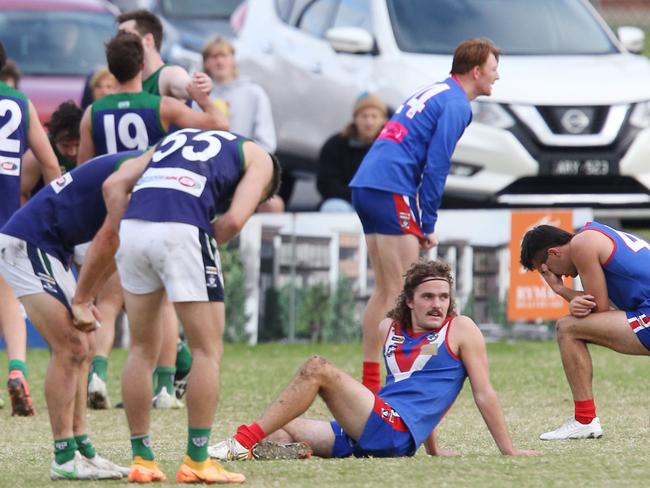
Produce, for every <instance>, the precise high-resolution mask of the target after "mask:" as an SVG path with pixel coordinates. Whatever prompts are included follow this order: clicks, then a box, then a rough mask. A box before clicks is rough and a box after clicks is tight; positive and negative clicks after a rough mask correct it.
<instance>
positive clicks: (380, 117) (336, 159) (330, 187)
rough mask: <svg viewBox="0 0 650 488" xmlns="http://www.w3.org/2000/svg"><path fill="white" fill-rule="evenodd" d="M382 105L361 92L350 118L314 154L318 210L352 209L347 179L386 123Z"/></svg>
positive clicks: (337, 210) (338, 210) (384, 107)
mask: <svg viewBox="0 0 650 488" xmlns="http://www.w3.org/2000/svg"><path fill="white" fill-rule="evenodd" d="M387 115H388V114H387V111H386V105H385V104H384V102H382V101H381V100H380V99H379V97H377V96H376V95H374V94H372V93H367V92H366V93H363V94H361V96H359V98H358V99H357V101H356V103H355V104H354V108H353V110H352V121H351V122H350V123H349V124H348V125H347V126H346V127H345V128H344V129H343V130H342V131H341V132H339V133H337V134H334V135H333V136H332V137H330V138H329V139H328V140H327V142H325V144H324V145H323V147H322V149H321V151H320V156H319V157H318V180H317V186H318V191H319V192H320V194H321V197H323V202H322V203H321V207H320V209H321V212H354V207H352V192H351V190H350V188H349V187H348V184H349V183H350V180H351V179H352V177H353V176H354V173H356V171H357V168H358V167H359V165H360V164H361V160H362V159H363V157H364V156H365V155H366V153H367V152H368V150H369V149H370V146H371V145H372V143H373V141H374V140H375V138H376V137H377V134H379V131H380V130H381V128H382V127H383V125H384V124H385V123H386V119H387Z"/></svg>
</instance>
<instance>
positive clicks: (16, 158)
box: [0, 82, 29, 227]
mask: <svg viewBox="0 0 650 488" xmlns="http://www.w3.org/2000/svg"><path fill="white" fill-rule="evenodd" d="M28 131H29V101H28V100H27V97H26V96H25V95H24V94H23V93H21V92H19V91H18V90H14V89H13V88H11V87H10V86H8V85H5V84H4V83H2V82H0V134H1V135H0V227H2V226H3V225H4V224H5V223H6V222H7V221H8V220H9V217H11V216H12V215H13V213H14V212H15V211H16V210H18V209H19V208H20V168H21V161H22V158H23V154H25V151H26V150H27V132H28Z"/></svg>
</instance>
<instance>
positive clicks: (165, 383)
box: [153, 367, 176, 395]
mask: <svg viewBox="0 0 650 488" xmlns="http://www.w3.org/2000/svg"><path fill="white" fill-rule="evenodd" d="M174 374H176V368H174V367H160V368H156V370H155V371H154V372H153V384H154V391H153V394H154V395H157V394H158V393H160V392H161V391H162V389H163V388H165V389H167V393H169V394H170V395H173V394H174Z"/></svg>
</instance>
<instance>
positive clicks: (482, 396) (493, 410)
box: [474, 388, 514, 454]
mask: <svg viewBox="0 0 650 488" xmlns="http://www.w3.org/2000/svg"><path fill="white" fill-rule="evenodd" d="M474 401H475V402H476V406H477V407H478V409H479V411H480V412H481V415H482V416H483V420H484V421H485V424H486V425H487V428H488V430H489V431H490V434H491V435H492V438H493V439H494V442H495V443H496V445H497V447H498V448H499V450H500V451H501V454H512V453H513V452H514V448H513V446H512V441H511V440H510V436H509V435H508V429H507V428H506V421H505V418H504V416H503V411H502V410H501V404H500V403H499V399H498V398H497V395H496V393H495V392H494V390H492V389H491V388H490V389H489V390H486V391H482V392H474Z"/></svg>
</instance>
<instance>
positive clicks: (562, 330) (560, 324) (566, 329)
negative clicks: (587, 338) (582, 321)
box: [555, 315, 575, 340]
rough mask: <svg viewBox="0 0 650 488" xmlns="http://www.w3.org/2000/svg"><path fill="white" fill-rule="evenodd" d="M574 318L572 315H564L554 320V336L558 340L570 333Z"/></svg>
mask: <svg viewBox="0 0 650 488" xmlns="http://www.w3.org/2000/svg"><path fill="white" fill-rule="evenodd" d="M574 323H575V318H574V317H573V316H572V315H565V316H564V317H562V318H560V319H558V321H557V322H555V336H556V337H557V339H558V340H561V339H563V338H566V337H568V336H569V335H570V334H571V330H572V328H573V324H574Z"/></svg>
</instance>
